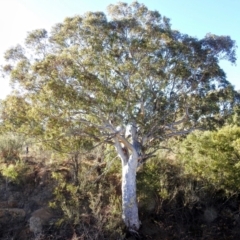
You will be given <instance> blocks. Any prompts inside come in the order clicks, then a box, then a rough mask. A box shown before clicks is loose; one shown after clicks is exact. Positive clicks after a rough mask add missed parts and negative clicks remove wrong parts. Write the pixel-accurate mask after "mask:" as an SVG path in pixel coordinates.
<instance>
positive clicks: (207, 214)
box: [204, 207, 218, 223]
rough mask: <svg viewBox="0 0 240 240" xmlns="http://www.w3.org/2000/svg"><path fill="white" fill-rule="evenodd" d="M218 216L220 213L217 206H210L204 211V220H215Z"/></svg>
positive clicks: (208, 221) (209, 221)
mask: <svg viewBox="0 0 240 240" xmlns="http://www.w3.org/2000/svg"><path fill="white" fill-rule="evenodd" d="M217 216H218V213H217V211H216V209H215V208H213V207H208V208H206V209H205V211H204V220H205V221H206V222H207V223H211V222H213V221H214V220H215V219H216V218H217Z"/></svg>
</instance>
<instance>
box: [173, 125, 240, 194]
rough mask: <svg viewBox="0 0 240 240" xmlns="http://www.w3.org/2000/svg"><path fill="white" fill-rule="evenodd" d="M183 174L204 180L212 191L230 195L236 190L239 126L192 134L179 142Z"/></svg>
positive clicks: (239, 178) (239, 186)
mask: <svg viewBox="0 0 240 240" xmlns="http://www.w3.org/2000/svg"><path fill="white" fill-rule="evenodd" d="M177 158H179V159H180V160H181V162H182V164H183V165H184V169H185V174H189V175H192V176H194V177H195V178H196V179H197V180H205V181H207V182H208V186H213V187H214V188H215V190H224V192H225V193H227V194H233V193H235V192H238V191H239V189H240V127H238V126H225V127H223V128H222V129H220V130H218V131H214V132H211V131H206V132H200V131H196V132H194V133H192V134H190V135H188V136H187V138H186V139H185V140H184V141H183V142H182V143H180V145H179V150H178V155H177Z"/></svg>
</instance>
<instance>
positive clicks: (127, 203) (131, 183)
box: [122, 153, 140, 231]
mask: <svg viewBox="0 0 240 240" xmlns="http://www.w3.org/2000/svg"><path fill="white" fill-rule="evenodd" d="M137 164H138V156H137V154H136V153H133V154H132V155H131V156H130V157H129V159H128V161H125V162H124V161H122V218H123V221H124V223H125V224H126V226H127V227H128V229H129V230H134V231H137V230H138V229H139V227H140V221H139V217H138V205H137V195H136V173H137Z"/></svg>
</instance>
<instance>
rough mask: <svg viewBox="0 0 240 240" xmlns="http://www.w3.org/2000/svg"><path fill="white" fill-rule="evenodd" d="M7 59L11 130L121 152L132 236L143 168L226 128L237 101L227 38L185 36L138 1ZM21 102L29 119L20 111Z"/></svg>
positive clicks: (30, 39) (57, 29)
mask: <svg viewBox="0 0 240 240" xmlns="http://www.w3.org/2000/svg"><path fill="white" fill-rule="evenodd" d="M5 58H6V60H7V61H8V64H6V65H5V66H3V71H4V72H5V74H8V75H9V76H10V78H11V82H12V84H13V85H16V86H17V89H18V92H15V96H11V97H9V99H8V100H6V101H5V111H4V113H5V114H4V116H5V117H4V122H5V123H6V124H8V125H11V124H13V125H14V124H15V125H14V126H16V124H18V125H19V124H20V125H21V123H19V121H18V116H19V119H23V121H26V122H28V124H29V126H30V125H31V124H32V127H30V128H29V130H31V129H32V131H34V129H35V127H34V126H37V129H38V131H37V133H39V132H42V133H44V132H48V133H50V132H51V129H54V130H56V131H57V133H58V134H59V135H61V134H63V135H65V136H67V135H69V134H70V135H71V134H74V136H78V137H79V139H83V140H84V139H92V140H94V141H95V142H104V143H107V144H112V145H114V146H115V149H116V153H117V154H118V156H119V158H120V160H121V162H122V217H123V220H124V222H125V224H126V226H127V227H128V228H129V229H130V230H132V231H137V230H138V229H139V226H140V221H139V216H138V207H137V196H136V174H137V168H138V166H139V164H141V163H143V162H144V161H145V160H146V159H148V158H150V157H151V156H153V155H154V153H155V152H156V151H157V150H158V149H159V148H160V147H161V142H162V141H163V140H165V139H167V138H169V137H172V136H176V135H182V134H187V133H189V132H191V131H192V130H194V129H197V128H203V127H205V126H209V127H214V126H216V125H217V124H221V123H222V122H223V120H224V118H225V117H226V115H228V114H229V113H230V112H231V110H232V106H233V105H234V103H235V101H236V98H237V94H236V92H235V91H234V89H233V87H232V85H231V84H230V83H229V82H228V81H227V80H226V75H225V73H224V71H223V70H222V69H221V68H220V66H219V61H220V60H221V59H225V60H228V61H230V62H232V63H234V62H235V60H236V59H235V44H234V41H232V40H231V38H230V37H228V36H216V35H213V34H207V35H206V37H204V38H203V39H197V38H194V37H190V36H188V35H186V34H182V33H180V32H179V31H176V30H173V29H171V25H170V21H169V19H168V18H166V17H164V16H162V15H161V14H160V13H159V12H157V11H150V10H148V8H147V7H146V6H144V5H142V4H139V3H138V2H133V3H132V4H130V5H128V4H126V3H121V2H120V3H118V4H116V5H110V6H109V7H108V14H107V15H106V14H105V13H103V12H87V13H86V14H84V15H82V16H75V17H68V18H66V19H65V20H64V22H63V23H59V24H56V25H55V26H53V28H52V30H51V32H50V33H48V32H47V31H46V30H44V29H39V30H35V31H32V32H30V33H29V34H28V36H27V38H26V41H25V46H20V45H18V46H16V47H15V48H12V49H10V50H8V51H7V52H6V53H5ZM16 98H19V99H21V100H19V102H21V105H22V106H24V107H25V108H26V110H25V111H24V112H23V111H22V108H21V107H20V108H19V106H17V105H15V108H14V107H13V105H12V101H13V99H15V101H16ZM14 109H15V110H14ZM13 112H14V115H13ZM9 116H11V117H10V118H9ZM13 116H14V117H13ZM24 119H25V120H24ZM16 122H17V123H16ZM20 122H21V121H20ZM13 125H12V126H13ZM20 125H19V126H18V127H21V126H22V125H21V126H20ZM51 126H52V127H51ZM53 126H54V127H53ZM56 126H58V127H56Z"/></svg>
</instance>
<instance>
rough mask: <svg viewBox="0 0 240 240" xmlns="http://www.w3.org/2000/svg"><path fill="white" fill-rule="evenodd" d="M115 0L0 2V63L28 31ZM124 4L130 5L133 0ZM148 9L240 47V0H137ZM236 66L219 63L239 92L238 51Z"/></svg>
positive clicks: (4, 89) (194, 32)
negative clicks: (226, 39) (230, 39)
mask: <svg viewBox="0 0 240 240" xmlns="http://www.w3.org/2000/svg"><path fill="white" fill-rule="evenodd" d="M117 2H118V1H116V0H99V1H98V0H0V32H1V38H0V64H2V63H3V53H4V51H5V50H6V49H8V48H9V47H11V46H14V45H16V44H17V43H21V42H22V41H23V40H24V38H25V36H26V32H27V31H31V30H33V29H37V28H46V29H50V28H51V26H52V25H53V24H55V23H57V22H61V21H62V20H63V19H64V18H65V17H68V16H73V15H76V14H83V13H84V12H86V11H105V12H106V8H107V6H108V5H109V4H114V3H117ZM123 2H128V3H131V2H132V0H125V1H123ZM139 2H140V3H144V4H145V5H146V6H147V7H148V8H149V9H150V10H158V11H159V12H160V13H161V14H162V15H165V16H166V17H168V18H170V19H171V23H172V28H174V29H177V30H179V31H181V32H183V33H187V34H189V35H191V36H194V37H198V38H202V37H204V36H205V34H206V33H209V32H211V33H214V34H218V35H229V36H231V38H232V39H234V40H236V42H237V45H239V46H240V0H139ZM237 58H238V61H237V65H236V66H232V65H231V64H229V63H227V62H222V63H221V66H222V67H223V69H224V70H225V72H226V73H227V77H228V80H229V81H230V82H232V83H233V85H235V87H236V89H240V49H238V50H237ZM0 80H1V82H0V98H4V97H5V96H6V94H8V93H9V91H10V88H9V87H8V81H6V80H5V79H0Z"/></svg>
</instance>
